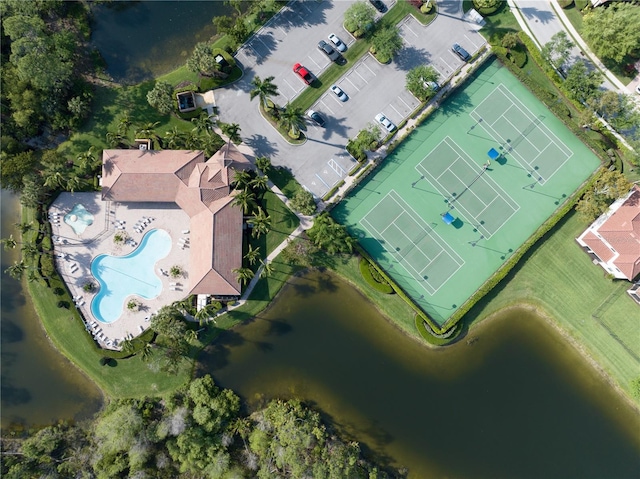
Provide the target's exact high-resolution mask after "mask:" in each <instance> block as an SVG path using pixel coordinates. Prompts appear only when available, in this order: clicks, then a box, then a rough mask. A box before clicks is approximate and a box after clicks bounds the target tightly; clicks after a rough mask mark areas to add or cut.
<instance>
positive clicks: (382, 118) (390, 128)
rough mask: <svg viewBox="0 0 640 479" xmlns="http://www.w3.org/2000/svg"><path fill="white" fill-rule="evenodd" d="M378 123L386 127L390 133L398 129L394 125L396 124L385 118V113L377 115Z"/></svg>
mask: <svg viewBox="0 0 640 479" xmlns="http://www.w3.org/2000/svg"><path fill="white" fill-rule="evenodd" d="M376 121H377V122H378V123H380V124H381V125H382V126H384V127H385V128H386V129H387V131H388V132H392V131H393V130H395V129H396V125H394V123H393V122H392V121H391V120H389V118H387V117H386V116H384V114H383V113H378V114H377V115H376Z"/></svg>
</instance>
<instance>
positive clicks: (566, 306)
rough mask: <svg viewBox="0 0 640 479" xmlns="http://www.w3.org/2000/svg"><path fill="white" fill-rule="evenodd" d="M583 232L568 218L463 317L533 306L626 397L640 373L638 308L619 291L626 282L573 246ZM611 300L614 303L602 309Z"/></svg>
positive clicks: (572, 216) (476, 318)
mask: <svg viewBox="0 0 640 479" xmlns="http://www.w3.org/2000/svg"><path fill="white" fill-rule="evenodd" d="M585 228H586V224H584V223H583V222H581V221H580V220H579V218H578V215H577V214H575V213H570V214H569V215H567V217H565V219H564V220H563V221H562V222H561V223H560V225H559V226H557V227H556V228H555V229H554V230H552V232H551V233H550V234H548V235H547V236H546V237H545V238H544V241H543V242H541V243H540V244H539V246H537V247H536V248H533V249H532V250H531V251H530V252H529V253H527V255H526V256H525V257H524V258H523V260H522V261H521V262H520V263H519V265H518V266H517V267H516V268H515V269H514V270H513V271H512V272H511V273H510V274H509V275H508V276H507V278H505V280H504V281H503V283H501V284H500V285H498V287H497V288H495V289H494V290H493V291H492V292H491V293H490V294H489V295H487V296H486V297H485V298H484V299H483V300H482V301H480V303H478V304H477V305H476V306H475V307H474V308H473V309H472V310H471V311H470V312H469V314H468V315H467V317H468V318H470V320H471V322H472V323H476V322H479V321H481V320H483V319H484V318H486V317H487V316H488V315H490V314H493V313H496V312H498V311H499V310H501V309H503V308H505V307H508V306H512V305H517V304H519V303H522V304H530V305H533V306H535V307H538V308H540V309H541V310H542V311H543V312H545V313H547V314H548V315H549V316H550V317H551V319H552V320H553V321H555V322H556V323H557V324H558V325H559V326H560V327H561V328H562V329H563V330H565V331H566V332H567V333H568V334H569V335H570V336H571V337H573V338H575V339H576V340H577V341H578V342H579V343H580V344H581V345H584V347H585V348H586V350H587V352H588V353H589V354H590V355H591V356H592V357H593V358H594V359H595V361H596V362H597V363H598V364H599V365H600V366H601V367H602V368H603V369H604V371H606V372H607V373H608V374H609V375H610V376H611V377H612V378H613V379H614V380H615V382H617V383H618V384H619V385H620V386H621V387H622V388H623V389H625V390H626V391H627V392H629V391H630V388H629V383H630V381H631V380H632V379H633V378H635V377H637V376H638V374H639V373H638V371H639V370H640V361H638V359H637V356H638V346H637V338H638V337H639V335H640V324H638V321H637V317H638V306H637V305H636V304H634V302H633V300H631V298H629V297H628V296H627V294H626V293H625V292H624V290H625V289H626V288H627V287H628V283H626V282H620V281H615V282H612V281H611V280H609V279H607V278H606V277H605V274H604V270H602V268H600V267H599V266H596V265H594V264H593V263H592V262H591V260H590V258H589V256H588V255H586V254H585V253H584V252H583V251H582V250H581V248H580V247H579V246H578V245H577V244H576V242H575V238H576V237H577V236H578V235H579V234H580V233H581V232H582V231H583V230H584V229H585ZM610 296H611V298H612V299H613V302H611V303H610V305H609V306H608V307H605V308H601V306H602V305H603V303H605V300H607V299H608V298H609V297H610ZM599 309H600V318H599V320H596V319H594V318H593V317H592V314H594V313H597V312H598V310H599ZM603 323H604V324H605V325H606V328H605V327H603V326H602V324H603ZM616 338H618V339H616ZM630 345H635V346H630ZM625 346H626V348H625ZM628 350H630V351H631V353H630V352H629V351H628ZM634 356H635V357H634Z"/></svg>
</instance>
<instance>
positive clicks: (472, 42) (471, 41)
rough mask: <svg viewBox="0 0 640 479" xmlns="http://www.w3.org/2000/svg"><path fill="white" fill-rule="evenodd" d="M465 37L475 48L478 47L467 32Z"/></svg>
mask: <svg viewBox="0 0 640 479" xmlns="http://www.w3.org/2000/svg"><path fill="white" fill-rule="evenodd" d="M464 38H466V39H467V40H469V43H471V45H473V48H475V49H476V50H477V49H478V45H476V42H474V41H473V40H471V38H469V37H468V36H467V34H466V33H465V35H464Z"/></svg>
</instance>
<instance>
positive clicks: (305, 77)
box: [293, 63, 313, 85]
mask: <svg viewBox="0 0 640 479" xmlns="http://www.w3.org/2000/svg"><path fill="white" fill-rule="evenodd" d="M293 71H294V72H295V73H297V74H298V76H299V77H300V78H302V81H303V82H305V83H306V84H307V85H310V84H311V82H312V81H313V76H311V73H309V70H307V69H306V68H305V67H303V66H302V65H300V64H299V63H296V64H295V65H293Z"/></svg>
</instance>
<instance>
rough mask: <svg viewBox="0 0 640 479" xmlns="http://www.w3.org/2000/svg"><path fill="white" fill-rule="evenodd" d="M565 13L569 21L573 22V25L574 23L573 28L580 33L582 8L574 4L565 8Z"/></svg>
mask: <svg viewBox="0 0 640 479" xmlns="http://www.w3.org/2000/svg"><path fill="white" fill-rule="evenodd" d="M564 13H565V15H566V16H567V18H568V19H569V22H571V25H573V28H575V29H576V31H577V32H578V33H580V32H581V31H582V13H581V12H580V10H579V9H577V8H576V6H575V4H573V5H571V6H570V7H569V8H565V9H564Z"/></svg>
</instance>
